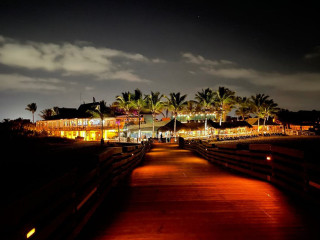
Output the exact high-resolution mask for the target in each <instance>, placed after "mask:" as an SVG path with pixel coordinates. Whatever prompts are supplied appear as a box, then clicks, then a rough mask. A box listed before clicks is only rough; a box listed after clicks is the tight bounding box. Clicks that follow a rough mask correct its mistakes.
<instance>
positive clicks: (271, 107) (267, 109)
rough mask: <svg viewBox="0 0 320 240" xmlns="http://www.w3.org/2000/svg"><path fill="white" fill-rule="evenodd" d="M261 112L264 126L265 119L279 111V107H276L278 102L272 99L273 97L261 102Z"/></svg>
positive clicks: (264, 125)
mask: <svg viewBox="0 0 320 240" xmlns="http://www.w3.org/2000/svg"><path fill="white" fill-rule="evenodd" d="M262 107H263V110H262V112H263V114H264V120H263V128H265V127H266V120H268V119H269V117H274V116H276V113H277V112H279V111H280V108H278V104H277V103H275V102H274V101H273V99H270V100H267V101H266V102H265V103H264V104H263V106H262Z"/></svg>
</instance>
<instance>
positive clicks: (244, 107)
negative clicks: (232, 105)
mask: <svg viewBox="0 0 320 240" xmlns="http://www.w3.org/2000/svg"><path fill="white" fill-rule="evenodd" d="M236 104H237V106H238V109H237V110H236V111H235V114H236V115H237V116H241V120H242V121H243V120H245V118H247V117H249V116H250V112H251V105H250V101H249V99H248V98H247V97H237V98H236Z"/></svg>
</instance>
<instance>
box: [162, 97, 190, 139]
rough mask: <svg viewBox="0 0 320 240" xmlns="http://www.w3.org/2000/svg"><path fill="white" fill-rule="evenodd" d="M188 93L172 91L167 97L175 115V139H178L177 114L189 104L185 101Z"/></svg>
mask: <svg viewBox="0 0 320 240" xmlns="http://www.w3.org/2000/svg"><path fill="white" fill-rule="evenodd" d="M186 97H187V95H186V94H185V95H182V96H181V95H180V92H178V93H170V97H166V98H167V99H168V102H167V105H168V107H169V108H170V109H171V110H172V115H173V116H174V129H173V134H174V138H175V141H177V136H176V127H177V115H178V112H180V111H181V110H182V109H183V107H184V106H185V105H186V104H187V102H186V101H185V99H186Z"/></svg>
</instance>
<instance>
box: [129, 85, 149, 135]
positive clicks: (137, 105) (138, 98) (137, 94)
mask: <svg viewBox="0 0 320 240" xmlns="http://www.w3.org/2000/svg"><path fill="white" fill-rule="evenodd" d="M146 104H147V103H146V98H145V97H143V95H142V92H141V91H140V90H139V89H136V90H134V95H133V101H132V107H133V108H134V109H135V110H137V112H138V118H139V133H138V139H140V138H141V130H140V112H141V111H142V110H143V109H144V108H145V107H146Z"/></svg>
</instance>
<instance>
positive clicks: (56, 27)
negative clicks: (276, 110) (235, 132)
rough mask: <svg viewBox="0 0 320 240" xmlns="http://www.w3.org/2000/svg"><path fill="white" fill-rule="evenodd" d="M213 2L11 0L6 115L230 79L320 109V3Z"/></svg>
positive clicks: (3, 73)
mask: <svg viewBox="0 0 320 240" xmlns="http://www.w3.org/2000/svg"><path fill="white" fill-rule="evenodd" d="M213 2H214V1H187V0H185V1H143V0H141V1H121V0H118V1H94V0H91V1H80V0H78V1H14V0H5V1H3V0H2V1H1V3H0V109H1V111H0V120H2V119H4V118H10V119H15V118H18V117H23V118H32V116H31V113H30V112H28V111H26V110H25V108H26V105H27V104H29V103H31V102H35V103H37V105H38V110H37V112H36V119H40V117H39V116H38V113H39V112H40V111H41V110H43V109H45V108H52V107H54V106H59V107H73V108H76V107H78V106H79V105H80V103H83V102H91V101H92V98H93V97H95V99H96V100H97V101H100V100H106V101H107V104H111V103H112V102H113V101H114V99H115V96H116V95H119V94H121V92H123V91H129V90H130V91H133V90H134V89H136V88H139V89H141V90H142V91H143V92H144V93H149V92H150V91H151V90H152V91H160V92H162V93H164V94H169V93H170V92H177V91H180V92H181V93H183V94H188V99H193V98H194V94H195V93H196V92H197V91H199V90H201V89H202V88H207V87H211V88H213V89H217V88H218V87H219V86H225V87H228V88H230V89H231V90H234V91H236V93H237V95H240V96H251V95H254V94H256V93H264V94H267V95H269V96H270V97H271V98H273V99H274V100H275V101H276V102H277V103H278V104H279V105H280V107H282V108H287V109H289V110H292V111H297V110H312V109H316V110H320V108H319V102H320V33H319V32H320V31H319V22H320V21H319V20H320V19H319V18H320V14H319V7H317V5H316V1H313V2H308V1H300V2H299V3H293V1H286V2H284V1H282V2H281V3H279V2H280V1H278V2H275V3H273V2H272V1H252V2H251V3H249V2H243V1H238V2H241V3H237V4H235V3H233V2H232V1H223V2H224V3H223V4H222V3H219V4H217V3H213Z"/></svg>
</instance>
